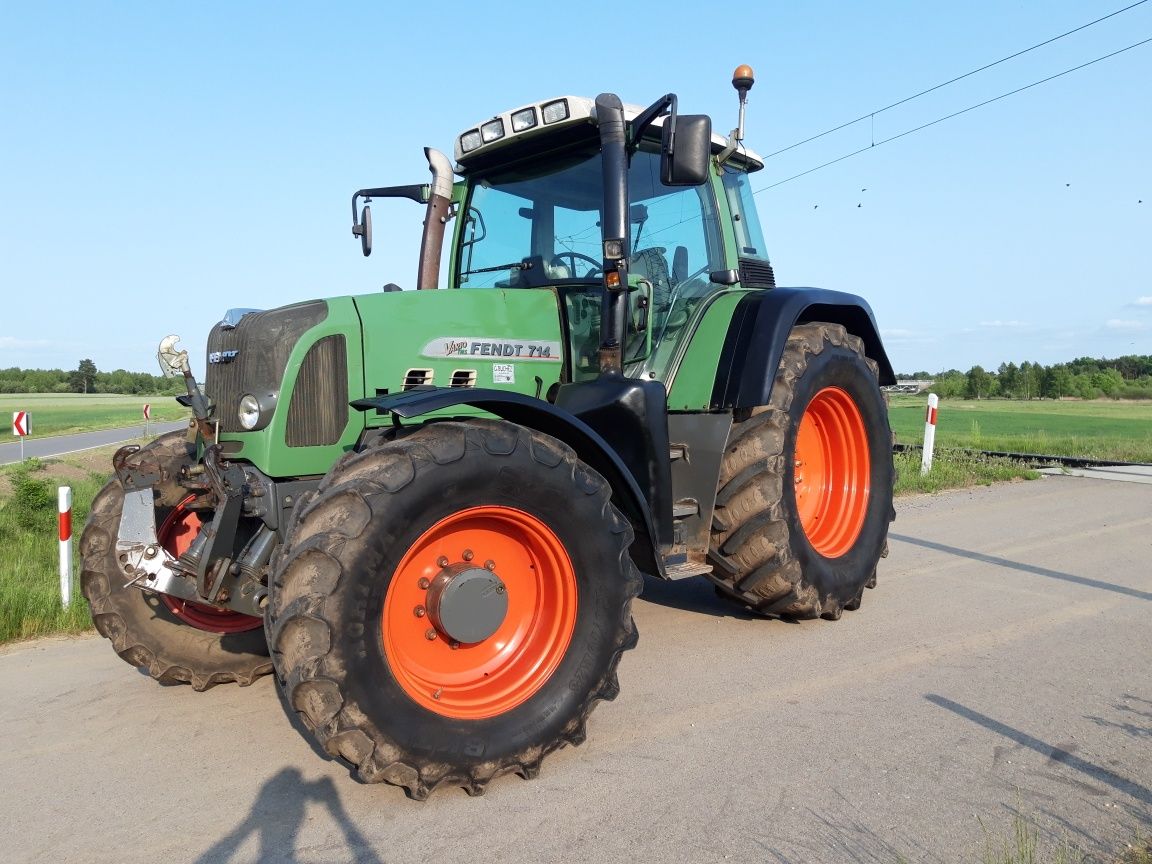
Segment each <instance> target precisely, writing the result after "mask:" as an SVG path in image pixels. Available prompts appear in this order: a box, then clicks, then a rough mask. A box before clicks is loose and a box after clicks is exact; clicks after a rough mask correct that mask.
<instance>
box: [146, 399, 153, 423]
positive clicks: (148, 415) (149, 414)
mask: <svg viewBox="0 0 1152 864" xmlns="http://www.w3.org/2000/svg"><path fill="white" fill-rule="evenodd" d="M144 419H145V420H151V419H152V406H151V405H149V404H148V403H147V402H145V403H144Z"/></svg>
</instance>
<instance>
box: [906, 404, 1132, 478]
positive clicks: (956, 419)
mask: <svg viewBox="0 0 1152 864" xmlns="http://www.w3.org/2000/svg"><path fill="white" fill-rule="evenodd" d="M927 401H928V399H927V396H926V395H923V394H922V395H919V396H895V397H893V398H892V405H891V408H890V410H889V418H890V419H891V422H892V429H893V431H894V432H895V433H896V440H897V441H900V442H902V443H904V444H919V443H921V442H922V441H923V440H924V409H925V406H926V405H927ZM936 447H937V448H942V449H947V448H950V447H966V448H971V449H975V450H1000V451H1007V452H1013V453H1038V454H1043V455H1049V456H1083V457H1085V458H1089V459H1114V460H1117V461H1123V462H1152V402H1115V401H1090V402H1072V401H1068V402H1063V401H1061V402H1057V401H1052V400H1033V401H1030V402H1023V401H1012V400H1001V399H994V400H973V401H968V400H962V399H961V400H948V401H945V402H941V404H940V410H939V413H938V415H937V420H936Z"/></svg>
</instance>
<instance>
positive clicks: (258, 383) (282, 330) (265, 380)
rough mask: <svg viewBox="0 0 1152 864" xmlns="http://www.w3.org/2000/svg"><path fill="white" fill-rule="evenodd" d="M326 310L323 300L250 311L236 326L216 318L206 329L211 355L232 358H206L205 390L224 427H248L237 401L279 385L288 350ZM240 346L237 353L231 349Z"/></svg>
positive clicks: (234, 429) (238, 429)
mask: <svg viewBox="0 0 1152 864" xmlns="http://www.w3.org/2000/svg"><path fill="white" fill-rule="evenodd" d="M327 316H328V304H327V303H325V302H324V301H323V300H314V301H310V302H308V303H299V304H297V305H295V306H285V307H283V308H282V309H273V310H271V311H269V312H250V313H249V314H247V315H245V316H244V317H243V318H241V319H240V322H239V323H238V324H237V325H236V326H235V327H232V326H225V325H224V324H217V325H216V326H215V327H213V328H212V332H211V333H210V334H209V335H208V355H209V359H211V358H212V355H214V354H217V353H219V354H220V355H223V356H230V357H231V358H232V362H216V363H212V362H209V363H208V368H207V370H206V374H205V376H204V393H205V395H206V396H208V398H209V399H211V400H212V402H213V404H214V405H215V408H214V414H215V419H218V420H219V421H220V431H221V432H244V431H245V429H244V427H243V426H241V425H240V421H239V419H238V418H237V417H236V405H237V403H238V402H239V401H240V397H241V396H243V395H244V394H245V393H259V392H260V391H264V392H266V393H271V392H273V391H278V390H280V388H281V379H282V378H283V377H284V370H285V368H286V367H287V366H288V355H290V354H291V353H292V349H293V348H295V347H296V343H297V342H298V341H299V340H300V337H301V336H303V335H304V333H305V331H307V330H308V329H309V328H310V327H315V326H316V325H317V324H319V323H320V322H321V321H323V320H324V319H325V318H326V317H327ZM232 352H236V353H232Z"/></svg>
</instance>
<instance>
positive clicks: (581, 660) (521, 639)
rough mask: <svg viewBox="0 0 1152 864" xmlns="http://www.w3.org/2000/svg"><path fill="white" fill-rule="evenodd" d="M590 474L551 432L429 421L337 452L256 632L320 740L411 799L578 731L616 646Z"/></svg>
mask: <svg viewBox="0 0 1152 864" xmlns="http://www.w3.org/2000/svg"><path fill="white" fill-rule="evenodd" d="M631 541H632V530H631V527H630V526H629V524H628V523H627V521H626V520H625V519H624V517H623V516H622V515H621V514H620V513H619V512H618V511H617V510H616V508H615V507H613V506H612V504H611V501H610V489H609V487H608V484H607V483H606V482H605V481H604V479H603V478H602V477H600V475H599V474H597V473H595V472H594V471H592V470H591V469H590V468H588V467H587V466H586V465H584V464H583V463H581V462H580V461H579V460H578V459H577V458H576V456H575V454H574V453H573V452H572V451H571V450H570V449H569V448H568V447H567V446H565V445H563V444H562V443H560V442H559V441H557V440H555V439H553V438H551V437H549V436H546V435H543V434H541V433H538V432H534V431H532V430H528V429H525V428H522V427H518V426H515V425H512V424H509V423H504V422H498V421H485V420H477V421H472V422H467V423H457V422H443V423H433V424H429V425H428V426H425V427H423V428H422V429H420V430H418V431H416V432H415V433H413V434H412V435H410V436H408V437H405V438H402V439H399V440H395V441H391V442H389V443H386V444H383V445H381V446H380V447H377V448H373V449H369V450H366V451H364V452H361V453H355V454H349V455H348V456H346V457H344V458H343V459H342V460H341V461H340V462H338V463H337V465H336V466H335V467H334V468H333V469H332V471H331V472H330V473H329V475H328V477H326V478H325V480H324V481H323V483H322V484H321V486H320V488H319V490H318V492H317V495H316V497H315V498H314V499H313V500H312V501H311V502H310V503H309V504H307V505H306V506H304V507H303V508H301V509H300V510H298V511H297V513H296V514H294V517H293V522H292V525H291V527H290V529H289V540H288V544H287V547H286V549H285V553H284V555H283V557H282V558H281V559H280V561H279V563H278V565H277V568H276V572H275V575H274V578H273V585H272V590H271V601H270V604H269V614H268V618H267V628H268V634H269V644H270V645H271V646H272V656H273V659H274V660H275V663H276V669H277V672H278V674H279V676H280V679H281V681H282V683H283V684H284V688H285V692H286V694H287V697H288V701H289V702H290V704H291V705H292V706H293V707H294V708H295V709H296V710H297V712H298V713H299V714H300V716H301V718H302V720H303V722H304V724H305V725H306V726H307V727H308V728H309V729H311V730H312V731H313V733H314V734H315V735H316V737H317V739H318V741H319V742H320V744H321V745H322V746H323V747H324V748H325V749H326V750H327V752H328V753H330V754H331V755H333V756H340V757H343V758H344V759H346V760H347V761H349V762H350V763H352V764H353V765H355V766H356V769H357V771H358V773H359V776H360V777H361V778H362V779H363V780H364V781H366V782H381V781H383V782H388V783H393V784H395V785H398V786H402V787H404V788H405V789H406V790H407V792H408V794H409V795H411V796H412V797H413V798H417V799H423V798H425V797H427V795H428V794H429V793H431V792H432V791H433V790H434V789H436V787H438V786H442V785H458V786H461V787H463V788H464V789H465V790H466V791H468V792H469V793H470V794H480V793H481V792H483V790H484V787H485V785H486V784H487V783H488V782H489V781H490V780H492V779H493V778H494V777H496V776H499V775H501V774H505V773H509V772H516V773H519V774H521V775H522V776H525V777H532V776H535V774H536V773H537V772H538V771H539V767H540V762H541V760H542V759H543V758H544V757H545V756H546V755H548V754H549V753H550V752H552V751H554V750H556V749H557V748H559V747H562V746H564V745H566V744H573V745H575V744H579V743H581V742H582V741H583V740H584V737H585V728H586V723H587V719H588V715H589V713H590V712H591V710H592V708H593V707H594V706H595V704H596V703H597V702H598V701H600V700H610V699H613V698H615V696H616V694H617V692H618V690H619V684H618V681H617V677H616V667H617V664H618V663H619V661H620V656H621V654H622V652H623V651H625V650H627V649H628V648H631V647H632V646H634V645H635V644H636V629H635V625H634V623H633V621H632V615H631V602H632V598H633V597H634V596H636V594H637V593H639V590H640V586H641V578H640V575H639V573H638V572H637V571H636V568H635V566H634V565H633V564H632V561H631V558H630V556H629V554H628V547H629V546H630V544H631Z"/></svg>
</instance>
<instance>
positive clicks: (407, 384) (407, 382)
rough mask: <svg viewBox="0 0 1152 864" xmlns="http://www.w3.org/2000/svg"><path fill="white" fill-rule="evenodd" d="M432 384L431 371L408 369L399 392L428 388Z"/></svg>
mask: <svg viewBox="0 0 1152 864" xmlns="http://www.w3.org/2000/svg"><path fill="white" fill-rule="evenodd" d="M431 384H432V370H431V369H409V370H408V371H407V372H405V373H404V386H403V387H401V388H400V389H401V390H415V389H416V388H417V387H428V386H430V385H431Z"/></svg>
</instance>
